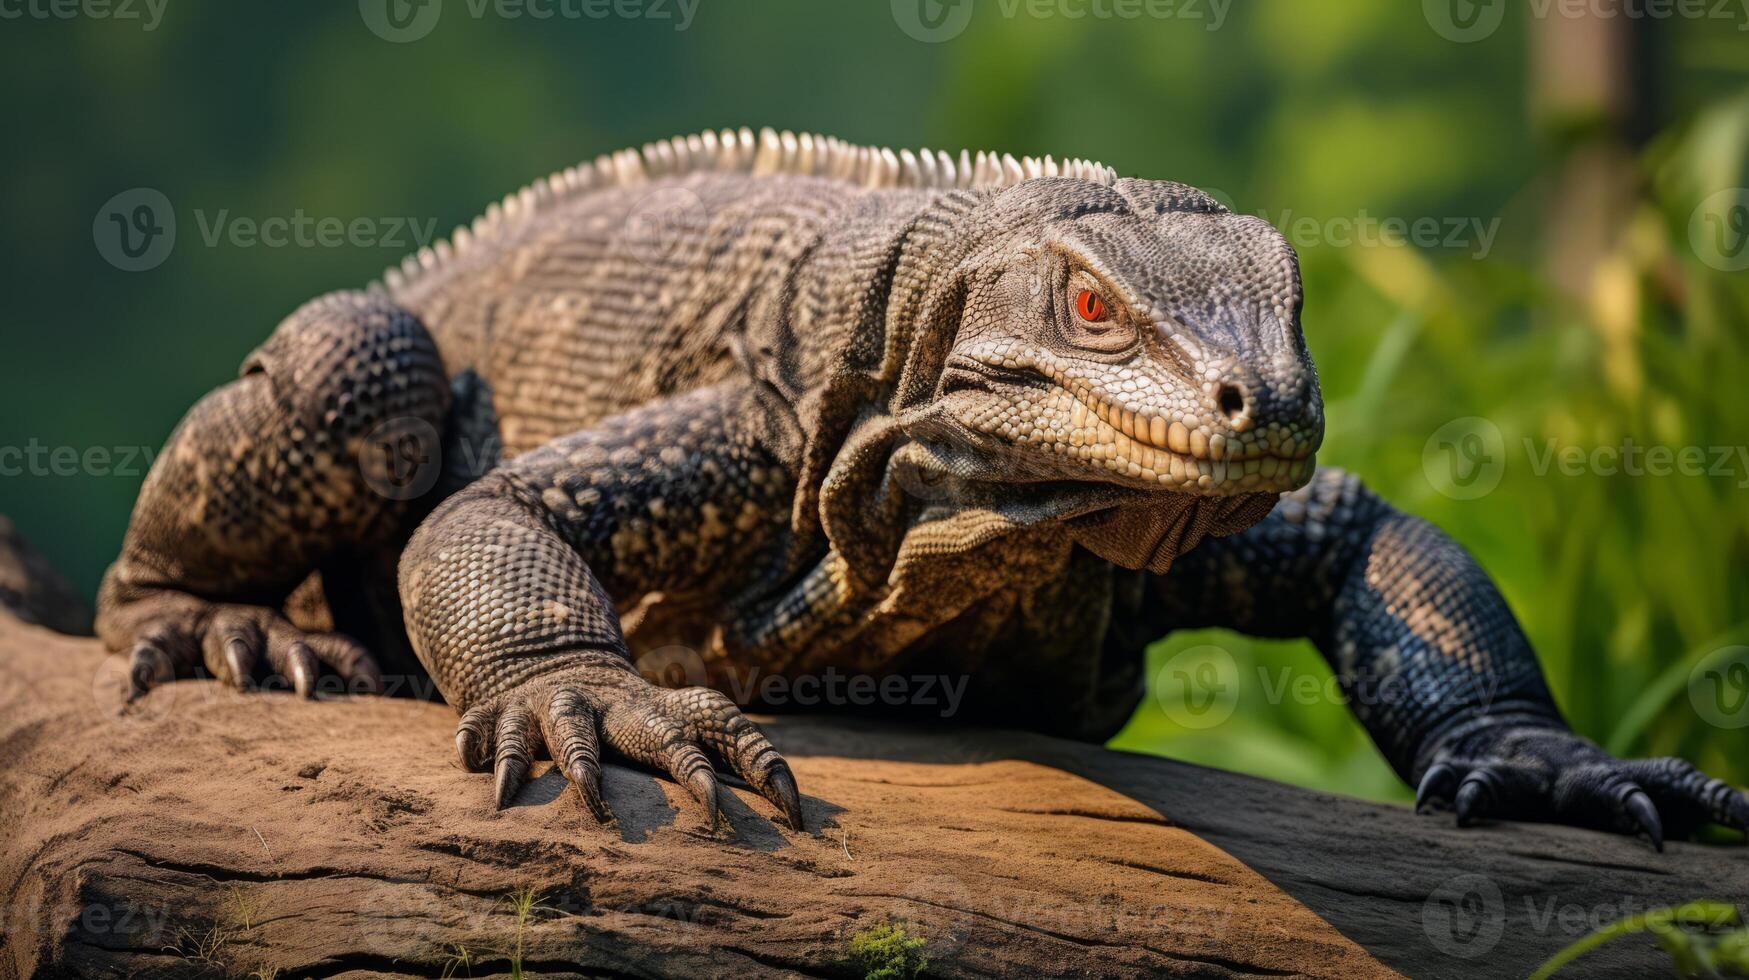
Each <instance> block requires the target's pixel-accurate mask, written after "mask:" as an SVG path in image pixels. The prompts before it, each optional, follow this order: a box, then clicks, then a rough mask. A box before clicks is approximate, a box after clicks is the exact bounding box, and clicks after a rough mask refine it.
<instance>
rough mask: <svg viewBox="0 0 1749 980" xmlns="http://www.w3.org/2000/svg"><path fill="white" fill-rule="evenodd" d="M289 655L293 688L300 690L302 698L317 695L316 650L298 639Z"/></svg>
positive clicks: (299, 694) (299, 695)
mask: <svg viewBox="0 0 1749 980" xmlns="http://www.w3.org/2000/svg"><path fill="white" fill-rule="evenodd" d="M288 656H289V657H290V658H291V675H292V676H291V678H290V679H291V682H292V687H293V689H294V690H296V691H297V692H298V697H300V698H311V697H315V696H316V671H315V669H314V665H315V663H316V654H315V652H314V651H312V650H311V649H310V647H309V645H308V644H306V643H305V642H304V641H302V640H298V641H297V642H295V643H293V644H292V645H291V650H290V652H289V654H288Z"/></svg>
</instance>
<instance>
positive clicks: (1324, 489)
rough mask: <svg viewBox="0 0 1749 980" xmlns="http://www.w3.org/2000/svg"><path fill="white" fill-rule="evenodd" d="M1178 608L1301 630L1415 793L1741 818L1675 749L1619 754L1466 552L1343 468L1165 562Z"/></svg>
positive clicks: (1196, 615) (1578, 815)
mask: <svg viewBox="0 0 1749 980" xmlns="http://www.w3.org/2000/svg"><path fill="white" fill-rule="evenodd" d="M1159 586H1160V587H1159V594H1160V596H1161V598H1162V599H1163V600H1164V602H1163V607H1164V610H1163V611H1164V614H1165V615H1166V616H1167V617H1168V618H1169V619H1170V621H1171V622H1172V623H1173V624H1174V625H1176V626H1225V627H1229V628H1232V629H1236V630H1238V631H1240V632H1243V633H1250V634H1253V635H1258V636H1277V637H1288V636H1304V637H1309V638H1311V639H1312V641H1313V642H1314V643H1315V644H1317V646H1318V647H1319V648H1320V649H1321V650H1322V651H1323V652H1324V655H1325V656H1326V657H1327V658H1328V659H1329V661H1330V664H1331V667H1332V668H1333V669H1334V670H1335V672H1336V675H1337V677H1338V679H1339V681H1340V682H1341V683H1342V686H1343V689H1344V691H1345V693H1346V694H1347V696H1348V700H1349V704H1350V705H1351V706H1352V707H1353V709H1354V712H1355V714H1356V715H1357V716H1358V717H1359V718H1360V720H1361V722H1362V724H1364V725H1365V726H1366V728H1367V731H1368V733H1369V734H1371V735H1372V738H1373V741H1374V742H1376V743H1377V744H1378V746H1379V748H1380V750H1381V751H1383V752H1384V754H1385V757H1386V759H1387V760H1389V762H1390V763H1391V766H1392V767H1393V768H1394V769H1396V771H1397V774H1398V775H1400V776H1401V777H1403V779H1404V780H1405V781H1406V782H1408V783H1409V784H1410V785H1412V786H1416V787H1418V789H1417V793H1416V805H1417V807H1418V808H1427V807H1446V806H1449V807H1451V808H1453V809H1455V810H1456V813H1457V819H1458V823H1459V824H1460V825H1461V824H1469V823H1472V822H1474V821H1477V820H1480V819H1483V818H1485V817H1501V818H1509V819H1527V820H1548V821H1555V822H1560V823H1572V824H1580V825H1585V826H1591V827H1596V828H1599V829H1604V830H1613V831H1617V832H1623V833H1631V832H1634V831H1636V830H1637V831H1642V832H1644V833H1645V834H1646V835H1647V836H1648V837H1649V838H1650V839H1651V841H1652V843H1653V845H1654V846H1657V847H1659V848H1660V849H1661V848H1662V846H1663V838H1664V832H1665V828H1666V826H1668V828H1669V829H1670V830H1671V831H1672V832H1673V833H1675V834H1678V835H1686V834H1688V833H1691V832H1692V831H1694V830H1696V829H1698V828H1699V827H1700V826H1702V825H1705V824H1707V823H1709V822H1716V823H1721V824H1724V825H1727V826H1730V827H1735V828H1737V829H1739V830H1741V829H1745V828H1749V797H1745V796H1744V794H1743V793H1742V792H1741V791H1739V790H1736V789H1733V788H1732V787H1730V786H1728V785H1727V784H1725V783H1723V782H1721V781H1720V780H1717V779H1712V778H1709V777H1707V776H1706V775H1705V774H1703V773H1701V772H1699V771H1698V770H1696V769H1695V768H1694V766H1692V765H1690V764H1689V763H1687V762H1685V761H1683V760H1681V759H1675V758H1664V759H1617V758H1615V757H1613V756H1611V755H1610V754H1609V753H1607V752H1605V751H1603V750H1602V749H1600V748H1598V747H1597V745H1595V744H1594V743H1592V742H1591V741H1590V740H1588V739H1585V738H1583V737H1581V736H1579V735H1578V734H1576V733H1574V732H1573V731H1572V730H1571V729H1570V728H1568V726H1567V724H1566V722H1565V721H1564V720H1563V719H1562V718H1561V714H1560V712H1559V710H1558V709H1557V708H1556V707H1555V704H1554V699H1553V698H1552V697H1551V696H1550V694H1549V690H1548V686H1547V684H1546V683H1545V682H1544V680H1543V675H1542V671H1541V670H1540V669H1539V668H1538V666H1537V663H1536V658H1535V656H1534V655H1533V654H1532V652H1531V648H1530V642H1529V641H1528V640H1527V639H1526V638H1525V636H1524V632H1523V631H1522V630H1521V629H1520V628H1519V625H1518V622H1517V620H1516V619H1515V618H1514V617H1513V615H1512V612H1511V610H1510V609H1508V608H1507V606H1506V601H1505V599H1504V598H1502V597H1501V595H1500V594H1499V592H1498V591H1497V590H1496V589H1495V588H1494V585H1493V583H1492V582H1490V581H1489V580H1488V576H1487V575H1486V574H1485V573H1484V572H1483V571H1482V570H1481V568H1480V567H1478V566H1477V565H1476V563H1475V560H1474V559H1472V558H1471V557H1470V555H1469V554H1468V553H1467V552H1465V551H1464V549H1463V548H1462V547H1460V546H1459V545H1458V544H1457V543H1456V542H1454V541H1452V540H1451V539H1450V538H1448V537H1446V536H1445V535H1444V534H1443V533H1441V532H1440V531H1439V530H1438V529H1437V528H1435V527H1433V525H1431V524H1429V523H1427V522H1426V521H1423V520H1421V519H1419V518H1416V517H1413V516H1410V515H1408V514H1404V513H1402V512H1400V511H1398V510H1396V509H1394V508H1392V507H1391V506H1390V505H1388V504H1386V503H1385V502H1384V501H1382V500H1380V499H1379V498H1378V497H1377V496H1375V495H1374V494H1373V493H1372V492H1371V491H1369V490H1367V489H1366V488H1365V487H1364V486H1362V485H1361V483H1360V481H1359V480H1357V479H1356V478H1354V477H1353V476H1351V475H1349V474H1347V473H1343V472H1341V471H1340V470H1320V471H1319V472H1318V473H1317V474H1316V475H1315V476H1314V478H1313V480H1312V482H1311V483H1310V484H1309V485H1308V486H1306V487H1305V488H1303V489H1301V490H1299V491H1296V492H1295V493H1292V494H1288V495H1287V496H1285V497H1283V498H1282V500H1281V503H1280V504H1278V505H1277V506H1276V508H1275V510H1274V511H1273V512H1272V513H1271V514H1270V516H1269V517H1268V518H1266V519H1265V520H1263V521H1262V522H1261V523H1259V524H1258V525H1256V526H1255V527H1253V528H1251V529H1249V530H1247V531H1244V532H1242V533H1240V534H1236V535H1234V536H1232V537H1230V538H1222V539H1216V540H1212V541H1209V542H1206V543H1205V544H1203V545H1202V546H1200V547H1198V548H1197V549H1196V550H1194V551H1192V552H1191V553H1190V554H1188V555H1185V556H1183V557H1182V558H1180V559H1179V562H1178V564H1176V565H1175V566H1174V567H1173V569H1172V571H1171V572H1170V573H1168V574H1167V575H1166V576H1165V577H1163V578H1162V579H1161V580H1160V583H1159Z"/></svg>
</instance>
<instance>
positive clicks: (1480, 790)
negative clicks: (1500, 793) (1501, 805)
mask: <svg viewBox="0 0 1749 980" xmlns="http://www.w3.org/2000/svg"><path fill="white" fill-rule="evenodd" d="M1491 796H1492V794H1491V793H1490V791H1489V789H1488V782H1487V780H1486V779H1484V778H1483V777H1482V776H1481V775H1480V774H1477V773H1471V774H1470V775H1469V776H1467V777H1466V778H1465V779H1464V781H1463V782H1462V783H1461V784H1459V785H1458V788H1457V798H1456V801H1455V804H1454V806H1455V808H1456V810H1457V824H1458V826H1459V827H1468V826H1470V825H1471V824H1473V823H1475V822H1476V821H1477V820H1479V819H1481V818H1482V817H1483V816H1484V815H1486V814H1487V812H1488V803H1489V802H1490V798H1491Z"/></svg>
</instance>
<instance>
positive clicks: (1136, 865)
mask: <svg viewBox="0 0 1749 980" xmlns="http://www.w3.org/2000/svg"><path fill="white" fill-rule="evenodd" d="M122 682H123V678H122V676H121V670H120V668H119V664H118V661H117V659H116V658H113V657H106V656H104V655H103V654H102V652H101V651H100V649H99V648H98V646H97V644H96V643H95V642H94V641H92V640H86V639H76V638H71V637H66V636H61V635H58V634H56V633H53V632H50V631H49V630H47V629H44V628H41V627H39V626H35V625H29V624H26V623H23V622H20V621H19V620H17V619H16V618H14V617H12V616H9V615H7V614H5V613H0V760H4V764H3V765H0V903H3V905H0V909H3V910H4V912H5V918H4V920H0V978H10V977H22V976H31V975H43V976H63V975H77V976H153V975H165V976H184V975H191V974H192V975H202V974H204V975H211V976H221V975H245V974H248V973H249V972H250V971H252V970H257V969H261V968H267V969H268V970H272V969H277V970H278V971H279V972H278V974H277V975H278V976H280V977H331V976H381V975H391V976H398V975H407V976H429V977H437V976H445V975H454V976H469V975H470V974H471V975H472V976H476V977H479V976H491V975H503V974H505V973H507V972H508V971H509V969H510V962H511V958H512V956H513V955H514V951H515V950H516V949H518V948H520V950H521V954H520V955H521V962H522V965H523V968H524V970H525V971H526V972H527V973H529V974H532V975H539V976H603V975H635V976H671V975H690V976H724V975H733V976H765V975H798V974H799V975H823V976H846V977H850V976H861V975H862V972H863V971H862V969H861V968H860V967H859V966H858V965H856V964H855V963H854V962H853V960H852V959H851V956H850V952H849V950H850V940H851V937H852V936H853V935H855V934H856V933H857V932H859V931H861V930H864V929H868V928H870V927H872V926H875V925H878V924H881V923H884V922H888V921H892V922H897V923H903V924H906V925H907V926H908V928H909V929H911V930H912V931H913V932H914V933H915V934H916V935H919V936H921V937H923V938H925V939H926V940H927V941H928V945H927V947H926V952H927V954H928V956H929V965H928V973H929V974H931V975H942V976H987V975H1003V976H1026V975H1061V974H1075V975H1084V976H1117V975H1132V974H1138V973H1147V974H1160V975H1173V976H1197V977H1232V976H1300V975H1307V976H1332V977H1369V976H1390V975H1393V971H1401V972H1403V973H1406V974H1409V975H1411V976H1416V977H1422V976H1432V977H1440V976H1450V977H1468V976H1510V975H1517V976H1522V975H1524V974H1525V973H1526V972H1527V971H1528V970H1529V969H1530V968H1532V967H1533V966H1534V965H1535V964H1536V963H1537V962H1539V961H1540V960H1541V959H1542V958H1544V957H1545V956H1547V955H1548V954H1550V953H1552V952H1553V951H1554V950H1556V949H1558V948H1560V947H1561V946H1563V945H1565V944H1566V943H1567V942H1570V941H1571V940H1572V939H1574V938H1576V937H1577V936H1578V935H1580V934H1582V933H1583V932H1586V931H1589V929H1590V928H1591V927H1592V925H1593V924H1594V923H1593V922H1592V921H1591V920H1594V919H1598V918H1603V919H1607V918H1612V917H1613V916H1614V915H1615V914H1617V913H1618V912H1630V911H1634V910H1636V909H1641V908H1645V907H1649V906H1653V905H1662V904H1671V903H1674V902H1677V901H1680V900H1684V899H1689V898H1695V897H1701V896H1708V895H1711V896H1723V897H1729V898H1737V899H1741V898H1742V897H1743V896H1745V895H1749V863H1746V861H1745V857H1744V852H1743V850H1741V849H1731V848H1720V847H1704V846H1700V845H1687V844H1674V845H1672V846H1671V848H1670V853H1667V854H1664V855H1658V854H1654V853H1653V852H1652V851H1651V850H1650V848H1649V847H1648V846H1646V845H1645V844H1644V843H1640V842H1636V841H1631V840H1627V839H1623V838H1617V837H1610V836H1605V835H1602V834H1594V833H1587V832H1584V831H1580V830H1573V829H1567V828H1559V827H1544V826H1516V825H1503V826H1498V827H1492V828H1486V829H1480V830H1471V831H1465V832H1460V831H1458V830H1457V829H1455V828H1453V827H1451V826H1450V825H1449V822H1448V819H1435V818H1417V817H1415V816H1413V815H1412V814H1410V813H1408V812H1407V811H1406V810H1404V809H1402V808H1400V807H1390V806H1380V805H1375V804H1369V803H1363V802H1359V801H1355V800H1350V799H1346V798H1342V797H1336V796H1330V795H1326V794H1320V793H1313V792H1308V791H1305V790H1300V789H1295V788H1292V787H1287V786H1282V785H1279V784H1274V783H1269V782H1265V781H1261V780H1257V779H1252V778H1249V777H1245V776H1238V775H1233V774H1228V773H1223V772H1219V771H1215V770H1210V769H1203V768H1199V767H1196V766H1191V765H1185V764H1182V763H1175V762H1171V761H1167V760H1162V759H1154V758H1147V757H1141V756H1135V755H1129V754H1123V753H1117V752H1110V751H1106V750H1103V749H1100V748H1097V747H1093V746H1088V745H1081V744H1077V743H1071V742H1064V741H1058V740H1053V739H1049V738H1044V737H1040V736H1034V735H1026V734H1016V733H1010V732H998V731H988V730H965V729H954V728H945V727H944V728H938V729H916V728H901V727H895V726H890V725H885V724H877V723H874V722H867V721H856V720H844V719H828V718H785V719H776V720H773V721H771V722H769V723H768V724H767V730H768V731H769V732H770V733H771V734H772V737H773V739H774V741H776V742H777V744H778V746H779V748H780V749H781V750H782V751H783V752H784V753H785V754H786V755H787V756H788V758H789V759H790V761H791V763H792V764H793V765H794V767H795V770H796V774H797V776H798V779H799V781H800V782H801V785H802V789H803V792H804V794H805V797H806V799H805V807H806V811H807V824H808V827H809V831H810V832H809V833H805V834H797V833H792V832H790V831H788V830H785V829H780V827H779V825H778V824H776V823H774V822H773V819H772V818H773V817H774V815H775V814H774V811H773V809H772V807H770V806H769V805H768V804H767V803H766V802H765V801H764V800H762V799H760V798H759V797H758V796H757V795H756V794H754V793H752V792H750V791H748V790H747V789H745V788H744V787H739V788H735V789H733V790H732V791H730V792H728V793H727V794H726V795H727V797H728V798H726V799H725V800H724V805H723V809H724V815H725V818H726V820H725V825H724V826H723V827H721V828H720V830H719V831H718V832H717V833H716V834H715V835H714V836H713V835H710V834H707V833H706V832H704V831H703V829H702V828H699V827H698V826H697V824H698V821H699V811H698V808H697V805H696V804H695V803H693V802H692V801H691V800H690V799H689V798H688V797H687V796H686V794H685V793H684V791H682V790H680V789H679V788H678V787H676V786H675V785H673V784H672V783H670V782H668V781H666V780H664V779H659V778H656V777H654V776H652V775H648V774H646V773H643V772H639V771H634V770H630V769H625V768H620V767H612V768H610V769H609V771H608V774H607V789H608V797H609V799H610V800H612V801H613V802H614V805H615V806H616V809H617V812H618V816H619V824H618V826H617V827H609V828H603V827H598V826H596V825H594V824H593V822H592V821H591V819H590V818H589V816H588V815H587V814H586V812H585V811H584V810H583V808H582V806H581V804H580V803H579V802H578V801H577V799H576V798H575V794H574V791H568V790H566V789H565V786H566V784H565V782H564V780H563V779H562V778H561V777H560V775H559V774H558V773H557V772H553V771H546V772H544V773H542V774H540V775H539V777H538V778H535V779H533V780H531V782H530V784H529V785H528V786H526V787H525V788H524V789H523V791H522V792H521V794H520V795H519V796H518V797H517V799H516V801H515V804H514V805H513V806H511V807H510V808H508V809H506V810H504V811H503V812H494V811H493V810H492V809H491V806H490V804H489V803H488V799H489V797H490V796H491V794H490V792H489V789H488V783H489V780H490V779H491V777H490V776H489V775H475V774H469V773H465V772H463V771H462V770H461V769H460V768H459V767H457V766H456V765H455V764H454V762H453V761H452V757H453V747H452V744H451V738H452V734H453V731H454V724H455V716H454V713H453V712H452V711H451V710H450V709H449V708H447V707H446V706H444V705H442V704H435V703H429V702H422V701H414V700H407V699H376V698H339V697H337V698H333V699H326V700H318V701H300V700H297V699H295V698H293V697H291V696H289V695H286V694H273V693H269V694H254V695H247V696H246V695H241V694H237V693H235V692H232V691H230V690H227V689H224V688H222V687H220V686H219V685H217V684H215V683H213V682H210V681H189V682H179V683H176V684H172V685H169V686H167V687H165V688H162V689H159V690H155V691H153V692H152V693H150V694H149V695H148V696H147V697H146V698H144V699H143V700H142V701H140V702H138V703H136V704H135V705H133V706H131V707H130V708H127V709H125V710H124V707H123V704H122V698H121V694H122ZM292 733H295V735H294V734H292ZM525 890H532V895H533V897H534V898H535V900H536V902H537V906H536V908H535V909H534V910H533V911H532V913H531V914H529V915H528V916H527V917H526V918H525V919H524V920H522V921H521V924H520V925H519V917H518V915H517V914H516V912H515V909H514V903H513V901H512V899H511V897H512V896H514V895H516V894H518V893H521V892H524V891H525ZM464 951H465V952H464ZM1664 969H1666V968H1664V967H1663V966H1662V964H1661V960H1660V955H1659V954H1658V953H1657V952H1656V951H1655V950H1654V949H1653V948H1652V947H1651V945H1650V943H1649V941H1647V942H1626V943H1618V944H1616V945H1614V946H1611V947H1606V948H1605V949H1604V950H1603V951H1601V952H1599V953H1597V954H1593V955H1592V956H1591V957H1588V958H1587V960H1585V961H1584V972H1585V975H1588V976H1620V977H1634V976H1644V975H1647V973H1648V972H1649V971H1657V972H1661V971H1662V970H1664Z"/></svg>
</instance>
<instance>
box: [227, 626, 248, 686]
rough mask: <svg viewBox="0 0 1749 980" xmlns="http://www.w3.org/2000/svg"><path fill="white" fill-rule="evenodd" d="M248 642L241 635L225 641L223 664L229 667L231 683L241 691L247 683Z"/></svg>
mask: <svg viewBox="0 0 1749 980" xmlns="http://www.w3.org/2000/svg"><path fill="white" fill-rule="evenodd" d="M248 662H249V644H247V643H245V642H244V641H243V638H242V637H238V636H233V637H231V638H230V639H229V640H226V641H225V665H226V666H227V667H229V668H230V669H231V685H232V686H233V687H235V688H236V689H237V690H239V691H241V690H244V689H246V688H247V687H248V684H249V673H250V672H249V668H248V666H247V664H248Z"/></svg>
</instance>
